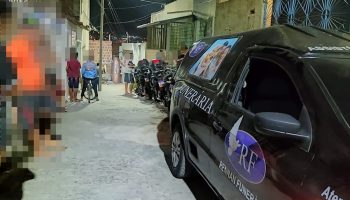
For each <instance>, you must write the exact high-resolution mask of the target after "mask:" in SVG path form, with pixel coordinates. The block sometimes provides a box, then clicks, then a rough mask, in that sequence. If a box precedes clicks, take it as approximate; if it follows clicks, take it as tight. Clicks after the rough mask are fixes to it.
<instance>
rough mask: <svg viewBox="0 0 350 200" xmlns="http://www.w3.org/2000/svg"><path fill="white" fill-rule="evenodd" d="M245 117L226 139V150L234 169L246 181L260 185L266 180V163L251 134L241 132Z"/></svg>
mask: <svg viewBox="0 0 350 200" xmlns="http://www.w3.org/2000/svg"><path fill="white" fill-rule="evenodd" d="M242 119H243V116H242V117H241V118H240V119H239V120H238V121H237V122H236V123H235V124H234V126H233V127H232V129H231V131H230V132H228V133H227V135H226V137H225V150H226V154H227V156H228V159H229V161H230V163H231V165H232V167H233V168H234V169H235V170H236V171H237V172H238V174H239V175H240V176H242V177H243V178H244V179H245V180H246V181H248V182H250V183H253V184H258V183H261V182H262V181H263V180H264V178H265V173H266V163H265V158H264V154H263V151H262V149H261V147H260V145H259V144H258V142H257V141H256V140H255V139H254V137H253V136H251V135H250V134H249V133H247V132H245V131H242V130H239V126H240V124H241V122H242Z"/></svg>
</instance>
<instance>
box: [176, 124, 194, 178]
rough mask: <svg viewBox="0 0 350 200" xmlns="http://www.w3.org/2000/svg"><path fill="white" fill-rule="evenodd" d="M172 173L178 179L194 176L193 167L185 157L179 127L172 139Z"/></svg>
mask: <svg viewBox="0 0 350 200" xmlns="http://www.w3.org/2000/svg"><path fill="white" fill-rule="evenodd" d="M170 171H171V173H172V174H173V176H174V177H176V178H186V177H189V176H191V175H192V172H193V167H192V165H191V164H190V163H189V162H188V160H187V158H186V156H185V150H184V146H183V141H182V139H181V127H180V126H179V125H177V126H176V127H175V128H174V130H173V133H172V137H171V166H170Z"/></svg>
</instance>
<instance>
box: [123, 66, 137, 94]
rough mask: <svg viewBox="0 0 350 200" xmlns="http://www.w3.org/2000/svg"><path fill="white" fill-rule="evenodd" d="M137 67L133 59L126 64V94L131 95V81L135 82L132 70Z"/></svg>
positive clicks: (124, 69)
mask: <svg viewBox="0 0 350 200" xmlns="http://www.w3.org/2000/svg"><path fill="white" fill-rule="evenodd" d="M134 67H135V65H134V63H132V61H129V62H128V65H127V66H124V68H123V73H124V84H125V95H131V92H132V91H130V89H131V88H130V86H131V83H133V76H132V70H133V68H134Z"/></svg>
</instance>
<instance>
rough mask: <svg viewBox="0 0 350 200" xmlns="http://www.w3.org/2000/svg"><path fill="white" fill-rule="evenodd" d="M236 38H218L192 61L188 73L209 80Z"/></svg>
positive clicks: (235, 41)
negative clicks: (192, 63) (195, 60)
mask: <svg viewBox="0 0 350 200" xmlns="http://www.w3.org/2000/svg"><path fill="white" fill-rule="evenodd" d="M237 41H238V38H229V39H219V40H217V41H215V42H214V43H213V44H212V45H211V46H210V48H208V50H207V51H206V52H205V53H204V54H203V55H202V56H201V57H200V58H199V59H198V60H197V62H195V63H194V65H193V66H192V67H191V68H190V74H192V75H194V76H198V77H200V78H203V79H207V80H211V79H212V78H213V77H214V75H215V74H216V72H217V70H218V69H219V67H220V66H221V64H222V62H223V60H224V59H225V57H226V56H227V54H228V53H229V52H230V51H231V49H232V47H233V46H234V45H235V44H236V43H237Z"/></svg>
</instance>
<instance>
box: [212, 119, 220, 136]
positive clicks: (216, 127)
mask: <svg viewBox="0 0 350 200" xmlns="http://www.w3.org/2000/svg"><path fill="white" fill-rule="evenodd" d="M213 127H214V128H215V130H216V131H218V133H221V131H222V126H221V122H218V121H213Z"/></svg>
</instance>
